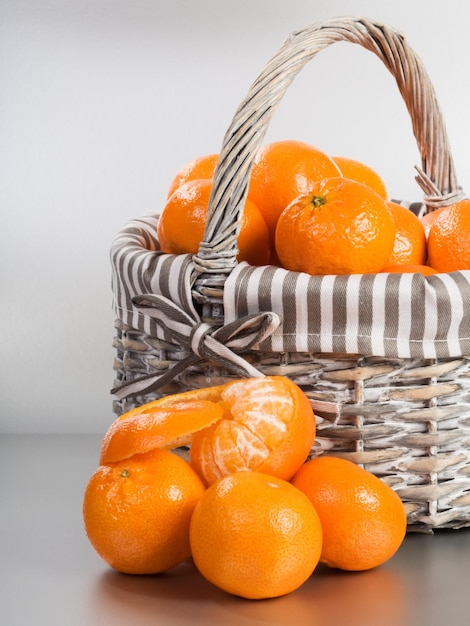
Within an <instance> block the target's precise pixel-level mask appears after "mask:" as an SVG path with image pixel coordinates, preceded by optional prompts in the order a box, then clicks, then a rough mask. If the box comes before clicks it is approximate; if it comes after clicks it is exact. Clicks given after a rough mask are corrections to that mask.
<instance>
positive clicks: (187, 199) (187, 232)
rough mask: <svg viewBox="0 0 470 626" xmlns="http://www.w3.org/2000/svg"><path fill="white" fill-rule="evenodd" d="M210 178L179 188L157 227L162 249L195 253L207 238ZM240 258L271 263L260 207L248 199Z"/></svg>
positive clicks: (269, 247) (241, 233) (164, 209)
mask: <svg viewBox="0 0 470 626" xmlns="http://www.w3.org/2000/svg"><path fill="white" fill-rule="evenodd" d="M211 190H212V180H211V179H196V180H190V181H188V182H187V183H184V184H183V185H181V187H178V188H177V189H176V190H175V191H174V192H173V193H172V195H171V196H170V197H169V198H168V200H167V202H166V204H165V206H164V207H163V210H162V213H161V215H160V219H159V221H158V226H157V237H158V241H159V243H160V248H161V250H162V251H163V252H167V253H169V254H182V253H191V254H196V253H197V251H198V249H199V244H200V243H201V241H202V239H203V237H204V230H205V226H206V219H207V208H208V206H209V198H210V194H211ZM238 248H239V254H238V256H237V258H238V260H239V261H247V262H248V263H250V264H251V265H264V264H266V263H268V262H269V259H270V256H271V245H270V241H269V233H268V228H267V226H266V223H265V221H264V219H263V216H262V215H261V212H260V210H259V209H258V207H257V206H256V205H255V204H254V203H253V202H252V201H251V200H249V199H247V200H246V203H245V206H244V209H243V215H242V221H241V226H240V233H239V236H238Z"/></svg>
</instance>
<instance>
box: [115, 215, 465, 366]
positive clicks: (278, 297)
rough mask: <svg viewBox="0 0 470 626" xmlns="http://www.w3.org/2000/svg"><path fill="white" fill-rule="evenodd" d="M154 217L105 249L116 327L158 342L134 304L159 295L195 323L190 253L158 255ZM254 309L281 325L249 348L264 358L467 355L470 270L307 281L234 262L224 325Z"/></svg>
mask: <svg viewBox="0 0 470 626" xmlns="http://www.w3.org/2000/svg"><path fill="white" fill-rule="evenodd" d="M157 222H158V216H156V215H151V216H145V217H142V218H140V219H137V220H133V221H132V222H130V223H129V224H128V225H127V226H126V227H125V228H123V229H122V231H121V232H120V233H119V234H118V236H117V237H116V239H115V241H114V243H113V246H112V249H111V262H112V272H113V274H112V288H113V306H114V310H115V313H116V315H117V317H118V318H119V319H121V321H122V322H124V323H125V324H127V325H129V326H131V327H132V328H136V329H139V330H141V331H143V332H144V333H146V334H148V335H151V336H156V337H159V338H162V339H164V338H168V337H165V333H164V331H162V329H161V328H160V327H159V324H158V323H157V322H156V321H155V319H151V318H149V317H148V316H146V315H145V312H142V311H141V310H138V309H137V307H136V306H135V305H134V303H133V302H132V298H133V297H134V296H137V295H142V294H149V293H153V294H157V295H161V296H163V297H165V298H168V299H169V300H171V301H172V302H173V303H174V304H176V305H177V306H179V307H180V308H181V309H183V310H185V311H187V312H189V313H190V315H191V317H197V314H196V312H195V307H194V305H193V301H192V296H191V279H192V273H193V262H192V258H191V255H187V254H185V255H167V254H162V253H161V252H159V251H158V241H157V238H156V226H157ZM260 311H267V312H273V313H275V314H277V315H278V316H279V318H280V324H279V326H278V327H277V328H276V329H275V330H274V332H273V333H272V334H271V335H270V336H268V337H265V338H264V339H262V341H261V342H260V343H259V344H258V345H256V346H254V349H259V350H262V351H268V352H286V351H291V352H292V351H293V352H315V353H317V352H320V353H332V352H333V353H349V354H361V355H366V356H386V357H397V358H426V359H427V358H430V359H432V358H448V357H457V356H462V355H470V271H462V272H453V273H450V274H436V275H431V276H422V275H420V274H365V275H360V274H357V275H348V276H310V275H308V274H303V273H297V272H290V271H287V270H284V269H282V268H277V267H273V266H264V267H252V266H250V265H248V264H246V263H240V264H239V265H238V266H237V267H236V268H235V269H234V270H233V271H232V273H231V274H230V276H229V277H228V279H227V281H226V283H225V287H224V312H225V323H227V324H228V323H230V322H233V321H235V320H237V319H240V318H241V317H243V316H247V315H250V314H254V313H258V312H260Z"/></svg>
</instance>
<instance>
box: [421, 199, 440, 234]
mask: <svg viewBox="0 0 470 626" xmlns="http://www.w3.org/2000/svg"><path fill="white" fill-rule="evenodd" d="M446 209H447V207H446V206H441V207H439V208H438V209H435V210H434V211H430V212H429V213H425V214H424V215H422V216H421V217H420V218H419V220H420V222H421V224H422V225H423V228H424V234H425V235H426V239H427V238H428V236H429V231H430V230H431V226H432V225H433V223H434V221H435V220H436V219H437V218H438V217H439V215H440V214H441V213H442V212H443V211H445V210H446Z"/></svg>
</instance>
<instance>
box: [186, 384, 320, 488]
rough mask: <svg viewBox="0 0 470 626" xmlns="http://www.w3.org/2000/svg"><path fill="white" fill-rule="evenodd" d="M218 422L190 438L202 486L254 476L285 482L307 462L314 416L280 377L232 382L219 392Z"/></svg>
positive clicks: (299, 394) (303, 398) (304, 399)
mask: <svg viewBox="0 0 470 626" xmlns="http://www.w3.org/2000/svg"><path fill="white" fill-rule="evenodd" d="M219 404H220V405H221V406H222V407H223V409H224V415H223V417H222V419H220V420H218V421H216V422H214V423H213V424H212V425H211V426H208V427H207V428H204V429H202V430H199V431H198V432H196V433H194V434H193V436H192V439H191V447H190V463H191V465H192V466H193V468H194V469H195V470H196V471H197V473H198V474H199V475H200V476H201V477H202V478H203V479H204V481H205V482H206V483H207V484H211V483H213V482H215V481H216V480H218V479H219V478H222V477H223V476H226V475H227V474H231V473H234V472H238V471H241V470H254V471H258V472H265V473H267V474H271V475H273V476H278V477H279V478H283V479H285V480H288V479H289V478H291V477H292V476H293V474H294V473H295V472H296V470H297V469H298V468H299V467H300V466H301V465H302V463H303V462H304V461H305V459H306V458H307V456H308V454H309V452H310V449H311V446H312V445H313V441H314V438H315V416H314V414H313V410H312V407H311V406H310V402H309V401H308V398H307V396H306V395H305V394H304V392H303V391H302V390H301V389H300V387H298V386H297V385H296V384H295V383H293V382H292V381H291V380H290V379H288V378H286V377H283V376H265V377H263V378H250V379H244V380H239V381H234V382H231V383H228V384H226V385H225V386H223V387H222V388H221V393H220V402H219Z"/></svg>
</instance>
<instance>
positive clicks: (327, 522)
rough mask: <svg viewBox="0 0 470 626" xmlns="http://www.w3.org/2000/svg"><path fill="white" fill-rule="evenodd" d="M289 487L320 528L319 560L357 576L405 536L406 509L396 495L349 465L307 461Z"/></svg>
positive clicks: (389, 554)
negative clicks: (300, 495)
mask: <svg viewBox="0 0 470 626" xmlns="http://www.w3.org/2000/svg"><path fill="white" fill-rule="evenodd" d="M291 482H292V484H293V485H294V486H295V487H297V488H298V489H300V490H301V491H303V492H304V493H305V494H306V495H307V496H308V498H309V499H310V501H311V502H312V504H313V506H314V507H315V510H316V511H317V513H318V516H319V518H320V521H321V524H322V529H323V546H322V554H321V557H320V560H321V561H322V562H323V563H326V565H328V566H330V567H334V568H338V569H344V570H352V571H360V570H367V569H371V568H373V567H377V566H379V565H382V564H383V563H385V562H386V561H388V560H389V559H390V558H391V557H392V556H393V555H394V554H395V553H396V551H397V550H398V548H399V547H400V545H401V544H402V542H403V539H404V538H405V534H406V528H407V519H406V512H405V507H404V505H403V503H402V501H401V500H400V498H399V496H398V495H397V493H396V492H395V491H394V490H393V489H392V488H391V487H389V486H388V485H387V484H385V483H384V482H383V481H382V480H380V479H379V478H378V477H377V476H375V475H374V474H372V473H370V472H368V471H367V470H365V469H363V468H361V467H359V466H358V465H355V464H354V463H352V462H351V461H347V460H345V459H341V458H335V457H332V456H331V457H330V456H320V457H317V458H313V459H311V460H310V461H307V462H306V463H305V464H304V465H303V466H302V467H301V468H300V469H299V471H298V472H297V473H296V474H295V476H294V477H293V479H292V481H291Z"/></svg>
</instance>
